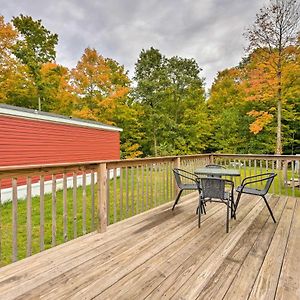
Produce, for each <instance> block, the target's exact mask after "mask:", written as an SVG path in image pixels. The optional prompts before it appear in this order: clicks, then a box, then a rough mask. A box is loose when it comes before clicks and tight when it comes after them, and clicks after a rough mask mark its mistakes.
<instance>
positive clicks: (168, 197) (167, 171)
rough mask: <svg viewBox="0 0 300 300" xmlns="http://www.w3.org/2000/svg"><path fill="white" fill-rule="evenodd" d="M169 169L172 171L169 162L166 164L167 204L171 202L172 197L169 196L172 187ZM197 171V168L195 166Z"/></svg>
mask: <svg viewBox="0 0 300 300" xmlns="http://www.w3.org/2000/svg"><path fill="white" fill-rule="evenodd" d="M169 169H170V162H169V161H168V162H167V164H166V176H167V202H169V201H170V196H169V191H170V187H169V181H170V180H169V179H170V178H169ZM194 169H195V166H194Z"/></svg>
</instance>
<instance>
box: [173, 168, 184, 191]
mask: <svg viewBox="0 0 300 300" xmlns="http://www.w3.org/2000/svg"><path fill="white" fill-rule="evenodd" d="M180 171H181V170H180V169H177V168H174V169H173V173H174V176H175V181H176V184H177V185H178V187H179V188H181V187H182V181H181V176H180Z"/></svg>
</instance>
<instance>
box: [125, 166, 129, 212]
mask: <svg viewBox="0 0 300 300" xmlns="http://www.w3.org/2000/svg"><path fill="white" fill-rule="evenodd" d="M125 171H126V173H125V175H126V218H127V217H128V210H129V208H128V205H129V191H128V190H129V180H128V167H127V166H126V169H125Z"/></svg>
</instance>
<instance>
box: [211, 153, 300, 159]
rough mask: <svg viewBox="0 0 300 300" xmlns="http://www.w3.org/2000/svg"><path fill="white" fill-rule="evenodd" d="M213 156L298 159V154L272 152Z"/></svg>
mask: <svg viewBox="0 0 300 300" xmlns="http://www.w3.org/2000/svg"><path fill="white" fill-rule="evenodd" d="M213 156H214V157H224V158H252V159H255V158H257V159H266V160H289V159H290V160H300V155H273V154H223V153H214V154H213Z"/></svg>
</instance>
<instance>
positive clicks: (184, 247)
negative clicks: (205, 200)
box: [0, 195, 300, 300]
mask: <svg viewBox="0 0 300 300" xmlns="http://www.w3.org/2000/svg"><path fill="white" fill-rule="evenodd" d="M240 203H241V205H240V206H239V210H238V214H237V220H231V222H230V232H229V234H226V233H225V219H226V212H225V211H226V207H225V206H224V205H222V204H218V203H209V204H208V205H207V215H205V216H203V218H202V225H201V228H200V229H199V228H198V227H197V217H196V215H195V209H196V205H197V200H196V197H193V198H192V197H189V198H188V197H187V198H186V200H185V201H182V202H180V203H179V204H178V206H177V207H176V209H175V211H174V212H172V211H171V207H172V204H173V203H168V204H165V205H162V206H160V207H158V208H155V209H153V210H151V211H148V212H145V213H143V214H140V215H137V216H135V217H132V218H130V219H128V220H125V221H122V222H119V223H117V224H114V225H111V226H109V227H108V230H107V232H106V233H104V234H97V233H92V234H89V235H86V236H83V237H81V238H78V239H76V240H73V241H70V242H68V243H66V244H63V245H60V246H58V247H55V248H52V249H50V250H47V251H44V252H41V253H39V254H37V255H34V256H32V257H29V258H27V259H24V260H22V261H19V262H17V263H14V264H11V265H8V266H6V267H4V268H2V269H1V270H0V299H15V298H18V299H37V298H43V299H91V298H96V299H145V298H146V299H169V298H172V299H289V300H290V299H300V199H299V198H298V199H296V198H293V197H284V196H281V197H278V196H271V197H270V204H271V207H272V208H273V211H274V214H275V218H276V220H277V223H276V224H274V223H273V222H272V220H271V219H270V217H269V213H268V211H267V210H266V208H265V205H264V202H263V201H262V200H261V199H259V198H257V197H253V198H251V197H249V196H248V197H247V196H246V195H244V196H243V198H242V200H241V202H240Z"/></svg>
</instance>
